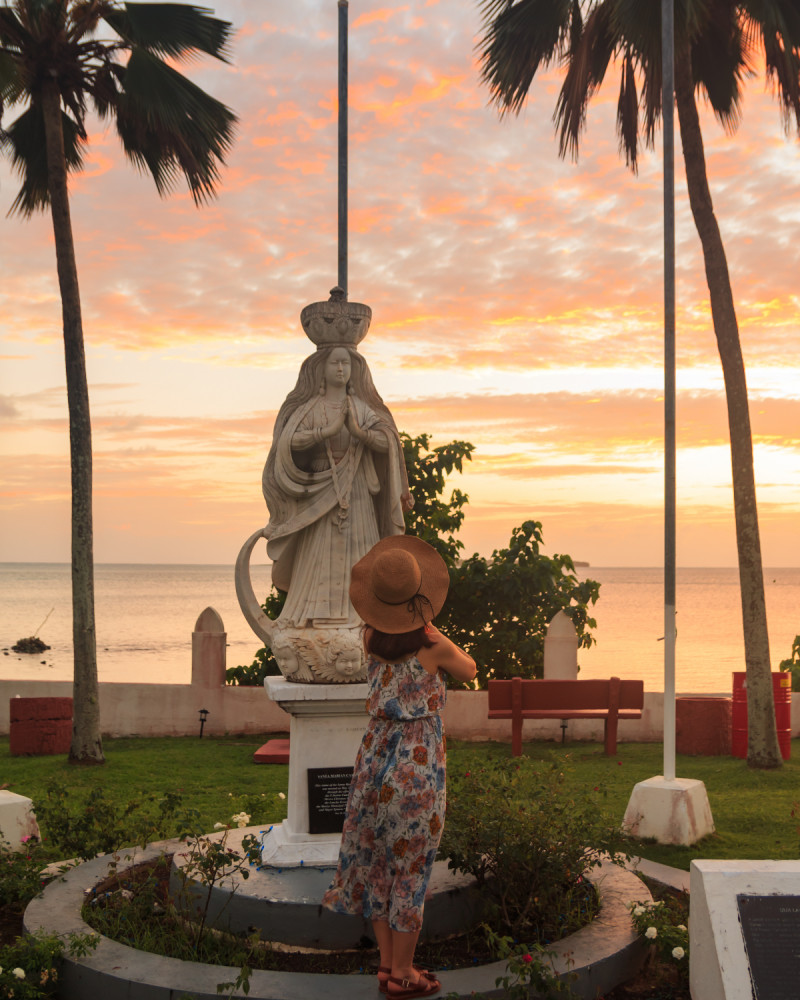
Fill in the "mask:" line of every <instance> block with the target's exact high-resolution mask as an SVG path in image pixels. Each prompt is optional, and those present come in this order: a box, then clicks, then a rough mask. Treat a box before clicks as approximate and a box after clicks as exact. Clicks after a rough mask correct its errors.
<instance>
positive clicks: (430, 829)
mask: <svg viewBox="0 0 800 1000" xmlns="http://www.w3.org/2000/svg"><path fill="white" fill-rule="evenodd" d="M367 680H368V682H369V696H368V698H367V712H368V713H369V716H370V720H369V723H368V725H367V731H366V732H365V733H364V737H363V739H362V740H361V747H360V749H359V751H358V757H357V758H356V765H355V770H354V772H353V780H352V782H351V785H350V792H349V796H348V800H347V814H346V818H345V822H344V828H343V830H342V845H341V848H340V851H339V865H338V868H337V870H336V875H335V877H334V879H333V882H332V883H331V886H330V888H329V889H328V891H327V892H326V893H325V895H324V896H323V898H322V905H323V906H326V907H328V908H329V909H331V910H334V911H336V912H339V913H361V914H363V915H364V916H365V917H367V918H369V919H372V920H385V921H388V923H389V926H390V928H391V929H392V930H395V931H409V932H412V931H418V930H419V929H420V927H421V926H422V908H423V903H424V901H425V892H426V890H427V887H428V881H429V879H430V875H431V869H432V867H433V861H434V858H435V857H436V851H437V848H438V846H439V841H440V840H441V836H442V827H443V824H444V811H445V747H444V739H443V736H442V720H441V719H440V718H439V714H438V713H439V711H440V710H441V709H442V708H444V704H445V699H446V697H447V687H446V683H445V679H444V676H443V675H442V674H441V673H440V672H437V673H436V674H429V673H428V672H427V671H426V670H425V668H424V667H423V666H422V664H421V663H420V662H419V660H418V659H417V658H416V656H411V657H409V658H408V659H407V660H401V661H399V662H397V663H385V662H383V661H382V660H377V659H375V658H374V657H370V658H369V659H368V661H367Z"/></svg>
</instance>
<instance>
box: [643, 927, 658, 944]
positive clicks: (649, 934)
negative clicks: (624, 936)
mask: <svg viewBox="0 0 800 1000" xmlns="http://www.w3.org/2000/svg"><path fill="white" fill-rule="evenodd" d="M644 936H645V937H646V938H650V940H651V941H652V940H653V938H657V937H658V931H657V930H656V929H655V927H648V928H647V930H646V931H645V932H644Z"/></svg>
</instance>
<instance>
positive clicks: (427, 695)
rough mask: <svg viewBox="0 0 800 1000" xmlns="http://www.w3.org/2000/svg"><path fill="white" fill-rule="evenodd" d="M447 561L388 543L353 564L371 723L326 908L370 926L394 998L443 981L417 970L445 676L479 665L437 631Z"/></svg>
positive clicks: (441, 798) (403, 539)
mask: <svg viewBox="0 0 800 1000" xmlns="http://www.w3.org/2000/svg"><path fill="white" fill-rule="evenodd" d="M448 585H449V575H448V572H447V566H446V565H445V563H444V560H443V559H442V558H441V557H440V556H439V554H438V553H437V552H436V551H435V550H434V549H433V548H431V546H430V545H428V544H427V543H426V542H423V541H422V540H421V539H419V538H415V537H412V536H408V535H399V536H393V537H388V538H383V539H381V541H379V542H378V543H377V544H376V545H375V546H374V547H373V548H372V549H371V550H370V551H369V552H368V553H367V555H366V556H364V557H363V558H362V559H361V560H360V561H359V562H358V563H356V564H355V565H354V566H353V571H352V579H351V584H350V600H351V602H352V604H353V607H354V608H355V610H356V611H357V612H358V614H359V615H360V616H361V618H362V619H363V620H364V622H365V623H366V624H365V626H364V648H365V651H366V653H367V680H368V683H369V696H368V699H367V711H368V713H369V716H370V720H369V724H368V726H367V731H366V733H365V734H364V737H363V739H362V741H361V748H360V749H359V752H358V757H357V759H356V765H355V771H354V773H353V780H352V783H351V785H350V794H349V798H348V803H347V816H346V819H345V823H344V829H343V831H342V845H341V849H340V852H339V865H338V868H337V871H336V876H335V877H334V880H333V883H332V884H331V887H330V888H329V889H328V891H327V892H326V893H325V896H324V897H323V900H322V903H323V906H327V907H328V908H329V909H331V910H335V911H338V912H342V913H360V914H363V915H364V916H365V917H368V918H370V919H371V920H372V927H373V931H374V934H375V937H376V939H377V942H378V947H379V949H380V968H379V970H378V983H379V988H380V990H381V992H382V993H385V994H386V995H387V996H390V997H396V998H402V1000H412V998H413V997H426V996H431V995H433V994H434V993H436V992H438V990H439V989H440V988H441V985H440V983H439V981H438V980H437V979H436V978H435V977H434V976H431V975H430V974H427V973H425V972H423V971H421V970H419V969H417V968H415V967H414V964H413V959H414V950H415V948H416V944H417V939H418V938H419V932H420V929H421V927H422V910H423V904H424V900H425V892H426V890H427V886H428V881H429V879H430V875H431V870H432V868H433V862H434V859H435V857H436V851H437V848H438V846H439V841H440V839H441V836H442V828H443V825H444V813H445V749H444V739H443V734H442V720H441V718H440V716H439V712H440V711H441V709H442V708H444V704H445V699H446V695H447V687H446V681H445V674H450V675H451V676H452V677H455V678H456V679H457V680H460V681H468V680H472V678H473V677H474V676H475V661H474V660H473V659H472V657H471V656H469V655H467V653H465V652H464V651H463V650H462V649H460V648H459V647H458V646H456V645H455V643H453V642H451V641H450V640H449V639H448V638H446V637H445V636H444V635H442V633H441V632H439V631H438V629H436V628H435V627H434V626H433V625H432V624H431V621H432V619H433V618H434V617H435V616H436V615H437V614H438V613H439V611H441V609H442V606H443V605H444V602H445V598H446V596H447V588H448Z"/></svg>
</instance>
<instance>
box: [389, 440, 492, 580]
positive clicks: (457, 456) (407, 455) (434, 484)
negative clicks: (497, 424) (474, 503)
mask: <svg viewBox="0 0 800 1000" xmlns="http://www.w3.org/2000/svg"><path fill="white" fill-rule="evenodd" d="M400 440H401V441H402V443H403V457H404V459H405V463H406V471H407V473H408V486H409V489H410V490H411V494H412V496H413V497H414V506H413V507H412V508H411V510H410V511H407V512H406V515H405V520H406V534H408V535H416V536H417V537H418V538H421V539H423V541H426V542H427V543H428V544H429V545H432V546H433V547H434V548H435V549H436V551H437V552H438V553H439V555H440V556H441V557H442V558H443V559H444V561H445V562H446V563H447V565H448V566H449V567H451V568H452V567H454V566H455V565H456V563H457V562H458V558H459V553H460V552H461V550H462V549H463V548H464V543H463V542H462V541H461V540H460V539H458V538H456V535H457V533H458V531H459V530H460V528H461V525H462V524H463V523H464V517H465V515H466V511H465V510H464V507H465V506H466V503H467V500H468V497H467V495H466V494H465V493H462V492H461V490H458V489H455V490H453V491H452V492H451V493H450V498H449V500H445V499H444V497H443V496H442V494H443V493H444V489H445V483H446V479H447V476H449V475H450V473H452V472H453V471H455V472H463V471H464V462H465V461H471V459H472V453H473V451H474V450H475V445H473V444H470V443H469V442H468V441H451V442H450V444H443V445H439V446H438V447H436V448H430V440H431V439H430V434H420V435H419V436H418V437H413V438H412V437H411V435H410V434H406V432H405V431H401V432H400Z"/></svg>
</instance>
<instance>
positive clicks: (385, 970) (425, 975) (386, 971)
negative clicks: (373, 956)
mask: <svg viewBox="0 0 800 1000" xmlns="http://www.w3.org/2000/svg"><path fill="white" fill-rule="evenodd" d="M414 968H415V969H416V972H417V975H418V976H420V978H422V979H427V980H428V981H429V982H431V983H436V984H437V986H439V987H440V988H441V985H442V984H441V983H440V982H439V980H438V979H437V978H436V976H435V975H434V974H433V973H432V972H429V971H428V969H417V968H416V966H415V967H414ZM382 975H383V976H386V979H384V980H383V982H381V980H380V978H379V979H378V989H379V990H380V991H381V993H383V995H384V996H388V995H389V980H390V979H391V977H392V970H391V969H390V968H389V967H388V966H386V965H379V966H378V976H379V977H380V976H382ZM425 995H426V996H427V995H428V994H427V993H426V994H425ZM392 996H395V994H392Z"/></svg>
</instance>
